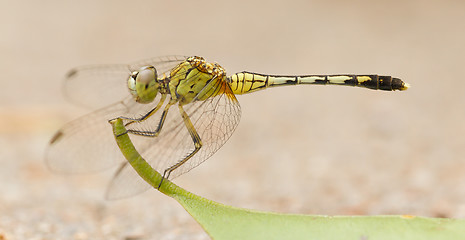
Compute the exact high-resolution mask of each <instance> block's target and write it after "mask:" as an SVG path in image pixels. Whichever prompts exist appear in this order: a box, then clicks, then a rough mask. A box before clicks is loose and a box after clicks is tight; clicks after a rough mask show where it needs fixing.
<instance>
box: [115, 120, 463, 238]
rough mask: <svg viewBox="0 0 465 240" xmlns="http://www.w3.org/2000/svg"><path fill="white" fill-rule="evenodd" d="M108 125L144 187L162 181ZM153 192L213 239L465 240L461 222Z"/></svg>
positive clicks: (118, 124)
mask: <svg viewBox="0 0 465 240" xmlns="http://www.w3.org/2000/svg"><path fill="white" fill-rule="evenodd" d="M110 123H111V124H112V126H113V133H114V135H115V139H116V142H117V144H118V146H119V148H120V150H121V152H122V153H123V155H124V156H125V158H126V159H127V160H128V162H129V163H130V164H131V166H132V167H133V168H134V169H135V170H136V171H137V173H138V174H139V175H140V176H141V177H142V178H143V179H144V180H145V181H147V182H148V183H149V184H150V185H152V186H153V187H154V188H157V187H158V185H159V184H160V181H161V179H162V176H161V175H160V173H158V172H157V171H155V170H154V169H153V168H152V167H151V166H150V165H149V164H148V163H147V162H146V161H145V160H144V159H143V158H142V156H140V154H139V153H138V152H137V150H136V149H135V147H134V145H133V144H132V142H131V140H130V138H129V136H128V135H127V134H126V129H125V127H124V125H123V123H122V121H121V119H114V120H111V121H110ZM159 191H160V192H162V193H164V194H166V195H167V196H170V197H172V198H174V199H176V200H177V201H178V202H179V203H180V204H181V205H182V206H183V207H184V209H186V211H187V212H189V214H191V216H192V217H194V219H195V220H196V221H197V222H198V223H199V224H200V225H201V226H202V227H203V228H204V229H205V231H206V232H207V233H208V234H209V235H210V236H211V237H212V238H213V239H354V240H373V239H377V240H378V239H386V240H387V239H389V240H391V239H396V240H398V239H409V240H414V239H418V240H425V239H428V240H429V239H435V240H436V239H437V240H439V239H447V240H454V239H465V221H464V220H462V219H444V218H442V219H441V218H425V217H415V216H408V215H404V216H334V217H331V216H318V215H295V214H278V213H271V212H259V211H254V210H248V209H242V208H235V207H231V206H226V205H223V204H221V203H217V202H214V201H211V200H208V199H205V198H202V197H200V196H197V195H195V194H193V193H190V192H188V191H186V190H185V189H183V188H180V187H179V186H177V185H175V184H174V183H172V182H171V181H169V180H167V179H164V180H163V184H162V185H161V187H160V189H159Z"/></svg>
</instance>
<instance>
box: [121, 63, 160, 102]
mask: <svg viewBox="0 0 465 240" xmlns="http://www.w3.org/2000/svg"><path fill="white" fill-rule="evenodd" d="M159 85H160V84H159V82H158V79H157V70H156V69H155V67H153V66H144V67H142V68H140V69H139V70H138V71H134V72H132V73H131V76H129V79H128V89H129V92H130V93H131V95H132V96H133V97H134V100H136V102H138V103H151V102H152V101H153V99H155V97H156V96H157V93H158V88H159Z"/></svg>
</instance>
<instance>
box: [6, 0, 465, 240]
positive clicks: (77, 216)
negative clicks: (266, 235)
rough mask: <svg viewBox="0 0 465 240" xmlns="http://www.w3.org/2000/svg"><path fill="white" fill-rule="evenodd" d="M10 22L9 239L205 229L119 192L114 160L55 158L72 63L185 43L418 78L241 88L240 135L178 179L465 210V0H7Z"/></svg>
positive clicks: (282, 196)
mask: <svg viewBox="0 0 465 240" xmlns="http://www.w3.org/2000/svg"><path fill="white" fill-rule="evenodd" d="M0 34H1V37H0V68H1V73H2V74H1V75H2V77H1V80H0V82H1V88H0V123H1V124H0V164H1V165H0V191H1V194H0V236H3V237H4V238H6V239H207V238H208V236H207V235H206V234H205V233H204V232H203V230H202V229H201V227H200V226H199V225H198V224H197V223H196V222H195V221H194V220H192V219H191V217H190V216H189V215H188V214H187V213H186V212H185V211H184V210H183V209H182V208H181V207H180V206H179V205H178V204H177V203H176V202H175V201H174V200H172V199H170V198H168V197H166V196H164V195H162V194H160V193H159V192H157V191H148V192H146V193H144V194H141V195H138V196H135V197H132V198H129V199H125V200H120V201H106V200H105V199H104V192H105V189H106V185H107V183H108V181H109V180H110V177H111V175H112V171H108V172H104V173H102V174H90V175H77V176H64V175H59V174H56V173H52V172H50V171H49V170H48V169H47V168H46V166H45V164H44V160H43V154H44V150H45V148H46V146H47V143H48V141H49V139H50V137H51V136H52V135H53V133H54V132H55V131H56V130H57V129H58V128H59V127H60V126H62V125H63V124H64V123H65V122H67V121H70V120H72V119H74V118H76V117H78V116H80V115H82V114H84V113H86V110H85V109H80V108H78V107H75V106H73V105H71V104H70V103H68V102H66V101H65V99H64V97H63V96H62V93H61V91H60V87H61V83H62V80H63V76H64V74H65V73H66V71H67V70H69V69H70V68H72V67H75V66H78V65H87V64H101V63H127V62H133V61H136V60H140V59H144V58H150V57H154V56H163V55H172V54H182V55H200V56H204V57H205V58H206V59H207V60H209V61H214V62H218V63H220V64H221V65H222V66H223V67H225V68H226V69H227V70H228V71H229V72H230V73H234V72H238V71H243V70H249V71H255V72H263V73H270V74H305V73H307V74H312V73H313V74H335V73H362V74H363V73H377V74H386V75H392V76H396V77H400V78H402V79H403V80H405V81H406V82H408V83H410V84H411V85H412V88H411V89H410V90H408V91H406V92H381V91H370V90H366V89H359V88H348V87H333V86H331V87H326V86H300V87H284V88H276V89H270V90H267V91H262V92H259V93H255V94H251V95H245V96H239V101H240V103H241V106H242V120H241V123H240V124H239V127H238V129H237V130H236V132H235V134H234V135H233V137H232V138H231V139H230V140H229V142H228V143H227V144H226V145H225V146H224V147H223V148H222V149H221V150H220V151H219V152H218V153H217V154H215V155H214V156H213V157H212V158H211V159H209V160H208V161H207V162H205V163H204V164H202V165H201V166H200V167H198V168H196V169H195V170H193V171H191V172H190V173H188V174H185V175H183V176H182V177H179V178H178V179H176V180H175V182H176V183H177V184H178V185H180V186H182V187H184V188H186V189H188V190H190V191H192V192H193V193H197V194H199V195H201V196H204V197H207V198H210V199H213V200H215V201H219V202H222V203H225V204H230V205H234V206H238V207H246V208H253V209H260V210H267V211H278V212H290V213H303V214H329V215H347V214H349V215H377V214H414V215H421V216H430V217H454V218H463V217H465V159H464V156H465V142H464V140H465V136H464V135H465V124H464V119H465V108H464V106H465V96H464V89H465V83H464V81H463V78H464V77H463V76H464V75H463V74H464V68H465V60H464V58H465V44H464V43H465V2H463V1H420V0H418V1H228V2H223V3H220V2H216V1H175V2H170V3H168V2H167V1H166V2H165V1H163V2H162V1H131V2H130V1H77V2H74V1H73V2H72V3H71V1H0ZM89 87H92V86H89ZM96 161H98V159H96ZM0 238H1V237H0Z"/></svg>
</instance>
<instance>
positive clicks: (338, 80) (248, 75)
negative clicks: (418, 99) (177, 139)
mask: <svg viewBox="0 0 465 240" xmlns="http://www.w3.org/2000/svg"><path fill="white" fill-rule="evenodd" d="M228 81H229V84H230V86H231V89H232V91H233V92H234V94H245V93H250V92H254V91H258V90H262V89H265V88H267V87H276V86H283V85H298V84H319V85H326V84H333V85H347V86H355V87H363V88H370V89H375V90H378V89H379V90H385V91H393V90H406V89H407V88H408V87H409V85H408V84H407V83H404V82H403V81H402V80H400V79H399V78H393V77H391V76H378V75H352V74H347V75H344V74H341V75H303V76H279V75H266V74H259V73H252V72H240V73H236V74H234V75H232V76H230V77H228Z"/></svg>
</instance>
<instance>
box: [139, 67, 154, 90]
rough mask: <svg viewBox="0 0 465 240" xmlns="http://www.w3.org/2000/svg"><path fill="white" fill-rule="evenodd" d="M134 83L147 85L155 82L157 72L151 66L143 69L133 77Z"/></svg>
mask: <svg viewBox="0 0 465 240" xmlns="http://www.w3.org/2000/svg"><path fill="white" fill-rule="evenodd" d="M135 79H136V83H139V84H143V85H147V86H148V85H149V84H150V83H151V82H153V81H156V80H157V71H156V70H155V68H154V67H153V66H148V67H143V68H141V69H140V70H139V73H138V74H137V75H136V76H135Z"/></svg>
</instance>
